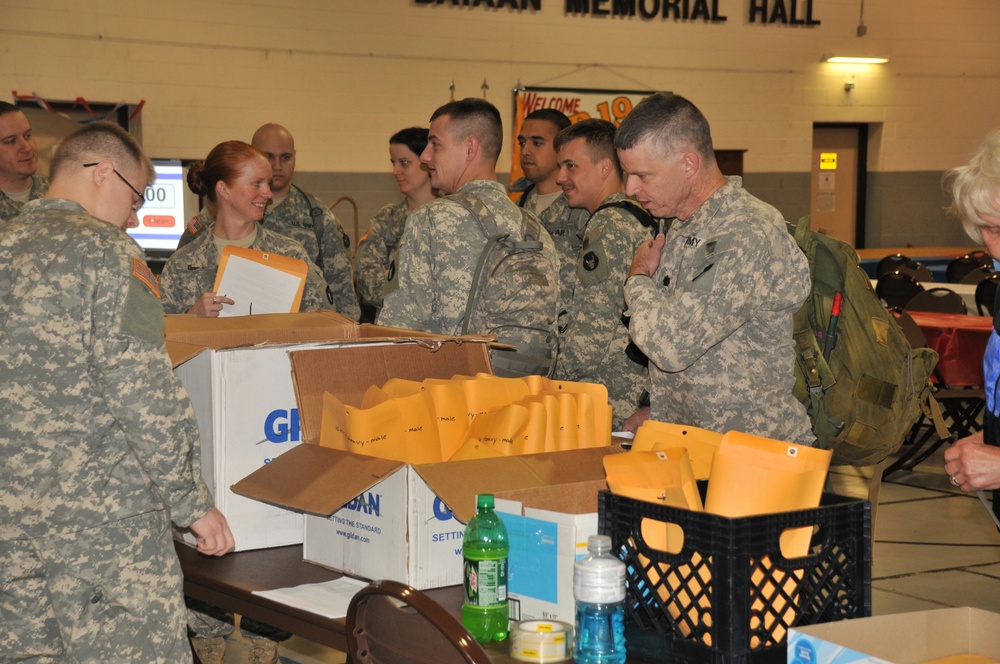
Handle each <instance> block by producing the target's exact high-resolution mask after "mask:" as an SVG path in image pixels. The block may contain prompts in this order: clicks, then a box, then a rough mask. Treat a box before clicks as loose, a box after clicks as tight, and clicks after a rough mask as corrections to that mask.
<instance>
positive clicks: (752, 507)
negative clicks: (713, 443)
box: [705, 431, 832, 646]
mask: <svg viewBox="0 0 1000 664" xmlns="http://www.w3.org/2000/svg"><path fill="white" fill-rule="evenodd" d="M831 457H832V452H831V451H830V450H822V449H819V448H816V447H806V446H804V445H796V444H794V443H788V442H783V441H779V440H772V439H770V438H762V437H760V436H754V435H751V434H748V433H741V432H738V431H730V432H728V433H726V435H725V436H724V437H723V440H722V444H721V445H720V446H719V451H718V453H717V454H716V455H715V462H714V463H713V464H712V475H711V477H710V478H709V482H708V493H707V494H706V496H705V511H707V512H711V513H713V514H719V515H722V516H727V517H741V516H750V515H755V514H771V513H775V512H787V511H792V510H801V509H808V508H813V507H818V506H819V502H820V497H821V496H822V494H823V487H824V485H825V483H826V473H827V470H828V469H829V467H830V459H831ZM811 539H812V528H809V527H804V528H791V529H789V530H787V531H785V532H784V533H782V534H781V537H780V540H779V548H780V550H781V554H782V555H783V556H784V557H785V558H800V557H802V556H805V555H807V554H808V553H809V543H810V541H811ZM772 565H773V563H771V561H770V559H769V557H767V556H765V557H764V559H762V560H761V561H760V567H761V569H760V570H758V571H757V572H755V573H754V575H753V577H752V578H751V583H752V584H753V585H754V587H755V588H757V589H759V590H760V591H761V592H760V594H761V596H762V598H763V599H762V600H755V601H754V603H753V605H752V607H751V609H752V610H753V611H754V612H757V611H761V612H762V613H763V616H764V626H765V629H767V630H769V631H772V624H773V623H774V621H775V619H776V616H780V617H781V619H782V622H783V623H784V624H786V625H791V624H793V620H794V617H795V614H794V610H793V608H792V607H789V608H787V609H785V608H784V607H785V604H786V601H785V599H784V598H785V597H793V596H794V595H795V593H797V592H798V585H799V582H800V580H801V571H796V572H794V573H792V574H788V573H786V572H783V571H782V570H780V569H778V568H777V567H772ZM768 573H770V576H771V580H765V576H766V575H767V574H768ZM766 603H770V604H771V610H770V611H767V610H765V609H766ZM772 633H773V634H774V636H775V638H776V639H781V638H782V637H783V635H784V629H783V628H782V627H781V626H780V625H779V626H778V627H775V628H774V629H773V631H772ZM755 645H757V644H756V643H754V642H753V640H752V641H751V646H755Z"/></svg>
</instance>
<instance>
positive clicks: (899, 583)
mask: <svg viewBox="0 0 1000 664" xmlns="http://www.w3.org/2000/svg"><path fill="white" fill-rule="evenodd" d="M876 588H877V589H879V590H883V591H888V592H892V593H897V594H898V595H901V596H905V597H909V598H915V599H923V600H925V601H929V602H937V603H940V604H942V605H944V606H973V607H976V608H980V609H985V610H987V611H994V612H1000V578H997V577H994V576H986V575H984V574H979V573H977V572H976V571H975V569H974V568H968V569H959V570H952V571H948V572H927V573H924V574H911V575H907V576H900V577H893V578H890V579H880V580H878V581H874V582H872V589H873V590H874V589H876ZM873 605H874V600H873Z"/></svg>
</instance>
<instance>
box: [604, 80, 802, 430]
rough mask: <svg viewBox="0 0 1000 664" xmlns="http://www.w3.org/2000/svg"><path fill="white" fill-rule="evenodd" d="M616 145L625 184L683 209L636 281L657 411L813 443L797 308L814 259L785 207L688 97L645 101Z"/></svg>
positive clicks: (633, 295) (671, 418)
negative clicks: (798, 377)
mask: <svg viewBox="0 0 1000 664" xmlns="http://www.w3.org/2000/svg"><path fill="white" fill-rule="evenodd" d="M615 145H616V147H617V148H618V156H619V158H620V159H621V162H622V166H623V167H624V169H625V171H626V172H627V173H628V179H627V181H626V184H625V191H626V193H627V194H629V195H630V196H632V197H634V198H635V199H636V200H638V201H639V202H640V203H641V204H642V205H643V207H645V208H646V209H647V210H649V211H650V212H651V213H653V215H654V216H656V217H661V218H668V217H675V218H676V220H675V221H674V223H673V225H672V226H671V228H670V229H669V230H668V231H667V233H666V235H665V236H664V235H662V234H661V235H659V236H657V238H656V239H655V240H651V241H649V242H646V243H644V244H643V245H641V246H640V247H639V250H638V251H637V252H636V255H635V258H634V259H633V262H632V267H631V270H630V274H631V275H632V276H630V277H629V278H628V281H627V282H626V283H625V300H626V302H627V303H628V311H627V313H628V314H629V315H630V316H631V318H632V320H631V325H630V332H631V335H632V339H633V340H634V341H635V343H636V345H637V346H638V347H639V348H640V349H641V350H642V351H643V352H644V353H645V354H646V355H647V356H648V357H649V373H650V380H651V385H652V387H651V390H650V392H651V412H650V416H651V417H653V418H654V419H657V420H662V421H666V422H676V423H679V424H687V425H691V426H697V427H702V428H705V429H709V430H712V431H722V432H724V431H728V430H730V429H734V430H737V431H745V432H748V433H752V434H756V435H759V436H765V437H768V438H775V439H778V440H786V441H793V442H798V443H803V444H812V442H814V440H815V438H814V436H813V434H812V430H811V427H810V423H809V419H808V416H807V415H806V412H805V407H804V406H802V404H801V403H799V402H798V400H797V399H796V398H795V397H794V396H793V395H792V384H793V381H794V377H793V363H794V361H795V352H794V345H793V341H792V315H793V314H794V313H795V312H796V311H797V310H798V309H799V307H800V306H801V305H802V303H803V302H804V301H805V298H806V297H807V296H808V294H809V289H810V280H809V266H808V264H807V261H806V258H805V256H804V255H803V254H802V252H801V251H800V250H799V249H798V247H797V246H796V245H795V240H794V239H793V238H792V236H791V235H790V234H789V233H788V231H787V230H786V227H785V222H784V219H783V218H782V216H781V214H780V213H779V212H778V211H777V210H775V209H774V208H773V207H771V206H770V205H768V204H766V203H764V202H763V201H761V200H758V199H756V198H754V197H753V196H751V195H750V194H748V193H747V192H746V191H745V190H744V189H743V188H742V186H741V185H742V183H741V181H740V179H739V178H730V179H727V178H726V176H724V175H723V174H722V172H721V171H720V170H719V167H718V165H717V164H716V162H715V156H714V155H715V153H714V150H713V148H712V137H711V133H710V131H709V127H708V122H707V121H706V120H705V117H704V116H703V115H702V114H701V112H700V111H699V110H698V109H697V108H696V107H695V106H694V105H693V104H692V103H691V102H689V101H688V100H686V99H684V98H683V97H680V96H678V95H671V94H664V93H660V94H655V95H652V96H650V97H648V98H646V99H644V100H643V101H641V102H640V103H639V104H638V105H637V106H636V107H635V108H634V109H633V110H632V112H631V113H630V114H629V115H628V116H627V117H626V118H625V119H624V120H623V121H622V123H621V126H620V127H619V128H618V132H617V134H616V135H615ZM639 417H641V415H640V416H639ZM637 419H638V418H637ZM633 424H634V422H633Z"/></svg>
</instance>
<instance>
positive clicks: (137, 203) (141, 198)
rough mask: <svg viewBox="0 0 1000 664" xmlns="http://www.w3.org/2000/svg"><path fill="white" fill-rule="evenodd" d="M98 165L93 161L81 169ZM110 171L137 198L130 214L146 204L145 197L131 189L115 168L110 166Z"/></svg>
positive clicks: (133, 188)
mask: <svg viewBox="0 0 1000 664" xmlns="http://www.w3.org/2000/svg"><path fill="white" fill-rule="evenodd" d="M99 163H101V162H99V161H95V162H94V163H92V164H84V165H83V167H84V168H90V167H91V166H97V165H98V164H99ZM111 170H113V171H114V172H115V175H117V176H118V179H119V180H121V181H122V182H124V183H125V186H126V187H128V188H129V189H131V190H132V193H134V194H135V195H136V196H138V197H139V200H137V201H135V202H133V203H132V212H138V211H139V209H140V208H141V207H142V206H143V205H145V203H146V197H145V196H144V195H142V193H140V192H139V190H138V189H136V188H135V187H133V186H132V185H131V184H130V183H129V181H128V180H126V179H125V176H124V175H122V174H121V173H119V172H118V169H117V168H115V167H114V166H111Z"/></svg>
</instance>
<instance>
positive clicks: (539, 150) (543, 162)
mask: <svg viewBox="0 0 1000 664" xmlns="http://www.w3.org/2000/svg"><path fill="white" fill-rule="evenodd" d="M569 126H570V120H569V118H568V117H566V115H565V114H564V113H562V112H561V111H557V110H555V109H552V108H540V109H538V110H536V111H532V112H531V113H528V115H526V116H525V117H524V121H523V122H522V123H521V128H520V129H519V130H518V132H517V142H518V145H519V146H520V157H519V159H520V163H521V170H523V171H524V177H522V178H518V179H517V180H515V181H514V183H513V184H512V185H511V186H510V189H511V191H520V192H523V193H522V194H521V198H520V199H518V202H517V204H518V205H520V206H521V207H523V208H524V209H526V210H529V211H531V212H534V213H535V214H536V215H538V219H539V221H541V222H542V226H544V227H545V230H547V231H548V232H549V235H550V236H552V242H553V243H554V244H555V247H556V251H557V252H558V254H559V302H560V303H561V304H562V305H563V306H565V303H567V302H569V300H570V298H572V296H573V291H574V290H575V289H576V286H577V280H576V259H577V257H578V256H579V254H580V243H581V237H582V236H583V233H582V231H583V227H584V226H585V225H586V223H587V219H589V218H590V213H589V212H587V211H586V210H584V209H574V208H571V207H570V206H569V205H567V204H566V196H565V195H563V192H562V188H561V187H560V186H559V185H558V184H557V183H556V178H557V177H558V176H559V165H558V163H557V158H556V150H555V138H556V134H558V133H559V132H560V131H562V130H563V129H565V128H566V127H569ZM565 325H566V319H565V315H564V316H562V317H561V318H560V328H562V327H564V326H565Z"/></svg>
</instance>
